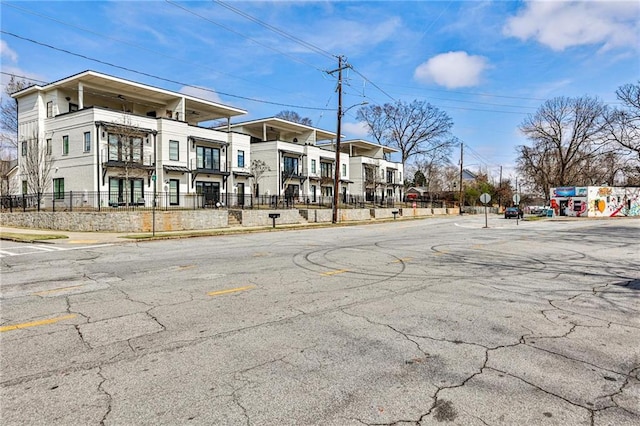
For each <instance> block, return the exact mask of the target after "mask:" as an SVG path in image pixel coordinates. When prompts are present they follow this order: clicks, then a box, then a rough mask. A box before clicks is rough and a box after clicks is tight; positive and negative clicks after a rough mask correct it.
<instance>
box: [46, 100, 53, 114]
mask: <svg viewBox="0 0 640 426" xmlns="http://www.w3.org/2000/svg"><path fill="white" fill-rule="evenodd" d="M51 117H53V101H49V102H47V118H51Z"/></svg>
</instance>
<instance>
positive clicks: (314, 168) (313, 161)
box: [311, 160, 316, 173]
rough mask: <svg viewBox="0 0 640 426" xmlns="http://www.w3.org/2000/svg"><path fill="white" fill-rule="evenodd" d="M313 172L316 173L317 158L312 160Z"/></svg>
mask: <svg viewBox="0 0 640 426" xmlns="http://www.w3.org/2000/svg"><path fill="white" fill-rule="evenodd" d="M311 173H316V160H311Z"/></svg>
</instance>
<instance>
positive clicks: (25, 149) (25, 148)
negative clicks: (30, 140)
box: [20, 141, 27, 157]
mask: <svg viewBox="0 0 640 426" xmlns="http://www.w3.org/2000/svg"><path fill="white" fill-rule="evenodd" d="M20 145H21V146H22V156H23V157H26V155H27V141H22V143H21V144H20Z"/></svg>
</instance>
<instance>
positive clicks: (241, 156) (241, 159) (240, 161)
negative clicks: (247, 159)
mask: <svg viewBox="0 0 640 426" xmlns="http://www.w3.org/2000/svg"><path fill="white" fill-rule="evenodd" d="M238 167H244V151H242V150H238Z"/></svg>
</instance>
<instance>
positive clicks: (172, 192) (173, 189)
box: [169, 179, 180, 206]
mask: <svg viewBox="0 0 640 426" xmlns="http://www.w3.org/2000/svg"><path fill="white" fill-rule="evenodd" d="M179 185H180V181H179V180H178V179H171V180H169V204H171V205H172V206H177V205H178V200H179V194H178V188H179Z"/></svg>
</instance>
